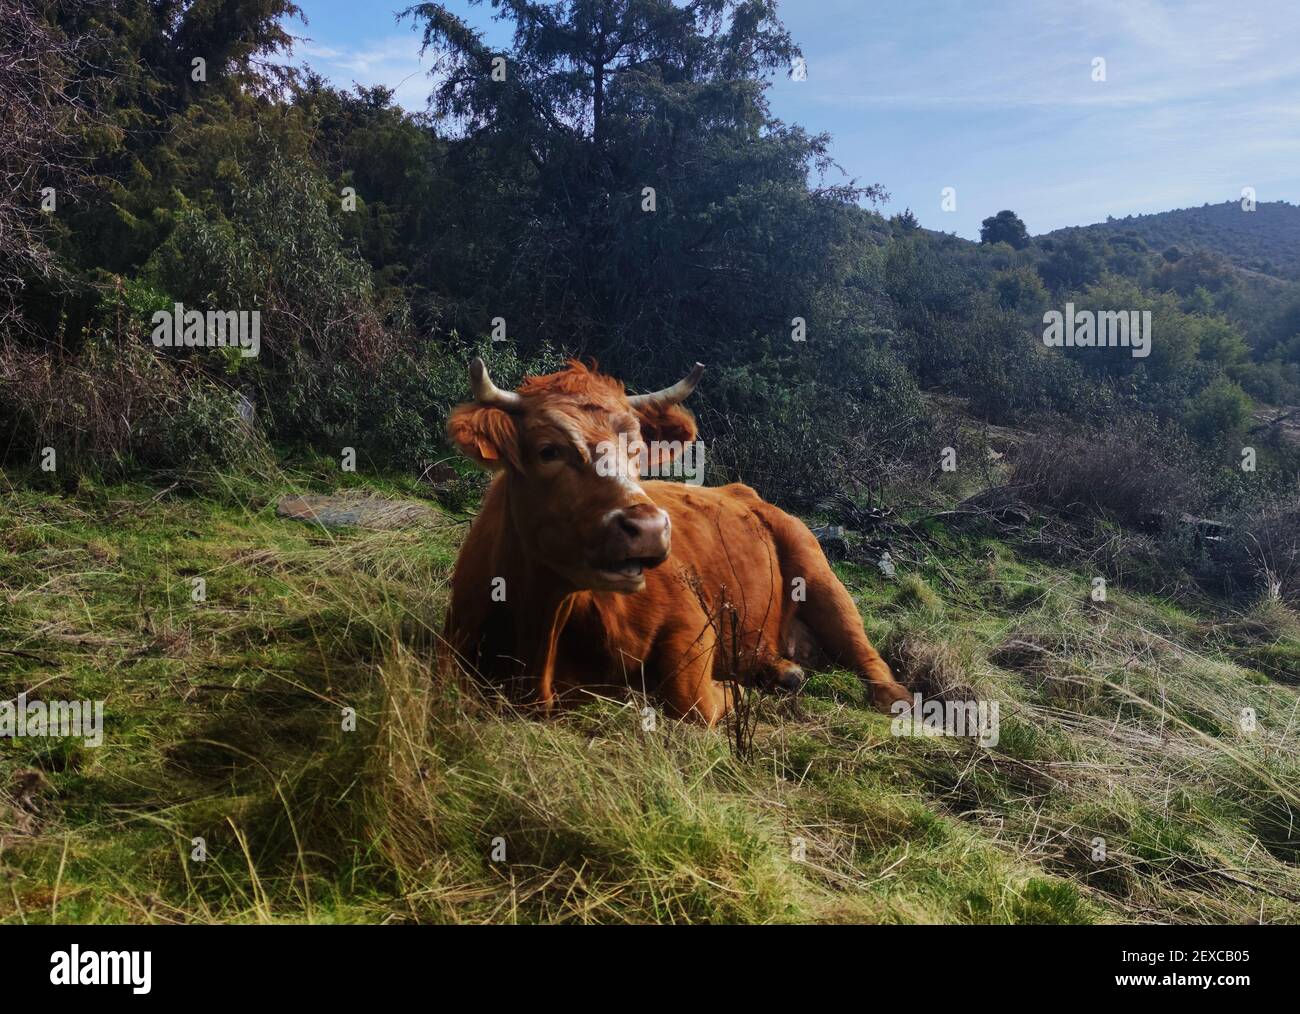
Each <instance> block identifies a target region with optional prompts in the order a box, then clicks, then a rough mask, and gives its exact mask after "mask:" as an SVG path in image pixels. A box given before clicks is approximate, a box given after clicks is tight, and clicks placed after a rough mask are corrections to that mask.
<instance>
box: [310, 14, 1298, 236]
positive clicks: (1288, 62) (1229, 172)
mask: <svg viewBox="0 0 1300 1014" xmlns="http://www.w3.org/2000/svg"><path fill="white" fill-rule="evenodd" d="M298 2H299V4H300V6H301V7H302V8H303V12H304V14H305V15H306V17H307V19H308V24H307V25H305V26H304V25H302V24H301V23H300V22H299V23H296V24H295V25H294V26H292V27H293V29H294V33H295V34H297V35H300V36H303V37H304V38H303V39H302V40H301V41H300V42H299V43H298V45H297V46H296V48H295V51H294V54H293V61H294V62H305V63H309V64H310V65H311V66H312V67H314V68H315V69H316V70H317V71H319V72H320V73H322V74H324V75H325V76H326V77H327V78H329V79H330V80H331V81H333V82H334V83H335V84H338V85H341V86H348V85H351V84H352V83H353V82H357V83H360V84H366V85H372V84H385V85H388V86H389V87H391V88H395V89H396V92H397V100H398V101H399V102H401V104H402V105H404V106H406V107H407V108H412V109H421V108H423V107H424V104H425V100H426V98H427V96H428V92H429V89H430V82H429V79H428V78H427V76H426V72H427V71H428V69H429V68H430V66H432V63H433V59H434V57H433V54H430V55H429V56H427V57H425V58H424V60H423V61H421V59H420V56H419V41H420V40H419V36H418V35H417V34H416V32H415V31H414V30H413V29H412V27H411V25H410V23H409V22H403V23H400V24H399V23H398V22H396V20H395V19H394V16H393V14H394V12H396V11H397V10H400V9H402V8H403V7H405V6H407V3H406V2H400V0H399V2H398V3H391V0H378V2H375V0H360V2H358V0H298ZM447 6H448V7H449V8H450V9H452V10H453V11H455V12H457V13H458V14H460V15H461V16H462V17H464V18H465V19H466V20H467V21H468V22H469V23H470V24H472V25H474V26H475V27H477V28H479V29H481V30H483V31H484V32H485V34H486V36H487V38H488V39H489V41H490V42H492V43H493V44H495V45H500V46H502V47H504V46H505V44H506V43H507V42H508V40H509V30H508V29H507V28H505V27H504V26H503V25H502V24H501V23H498V22H494V21H493V19H492V9H491V7H490V5H489V4H486V3H485V4H480V5H477V6H471V5H470V4H469V3H467V2H466V0H447ZM780 7H781V16H782V19H783V20H784V22H785V24H786V26H787V28H789V29H790V32H791V34H792V35H793V36H794V38H795V41H796V42H797V43H798V44H799V45H800V46H801V48H802V49H803V52H804V57H805V59H806V60H807V78H806V80H802V81H794V80H791V79H789V78H788V77H786V76H784V75H782V76H780V77H778V78H776V79H775V80H774V81H773V85H772V89H771V92H770V99H771V104H772V111H773V113H774V114H775V115H776V116H777V117H779V118H780V119H782V120H785V121H787V122H791V123H799V124H801V125H803V126H804V127H806V128H808V129H809V130H811V131H823V130H824V131H827V132H829V133H830V134H831V135H832V136H833V138H834V143H833V146H832V150H833V152H834V154H835V157H836V159H837V160H838V161H839V163H840V164H841V165H842V166H843V167H844V169H845V171H846V172H847V173H848V174H849V176H851V177H854V178H856V179H857V180H858V181H859V182H860V183H881V184H883V185H884V187H885V189H886V190H888V191H889V192H890V194H891V200H890V201H889V203H888V204H887V205H885V206H884V207H883V208H882V210H883V211H885V212H886V213H891V212H893V211H897V210H901V209H902V208H903V207H905V206H906V207H911V208H912V210H913V212H914V213H915V214H916V215H917V217H918V218H919V219H920V220H921V224H922V225H924V226H926V227H927V228H931V229H939V230H942V231H944V232H955V233H957V234H958V235H961V236H966V237H968V238H976V237H978V235H979V223H980V221H981V220H982V219H984V218H985V217H987V216H988V215H991V214H994V213H995V212H997V211H999V210H1001V209H1002V208H1011V209H1012V210H1014V211H1015V212H1016V213H1017V214H1019V215H1020V216H1021V217H1022V218H1023V219H1024V220H1025V223H1026V225H1027V226H1028V227H1029V231H1030V232H1031V233H1040V232H1047V231H1049V230H1051V229H1056V228H1060V227H1061V226H1066V225H1083V224H1087V223H1090V222H1097V221H1101V220H1103V219H1104V218H1105V217H1106V216H1107V215H1115V216H1116V217H1123V216H1124V215H1128V214H1139V213H1143V212H1151V211H1165V210H1168V209H1170V208H1181V207H1189V206H1193V205H1200V204H1203V203H1206V202H1210V203H1215V202H1219V201H1225V200H1236V199H1239V198H1240V194H1241V189H1242V187H1245V186H1251V187H1254V188H1255V190H1256V193H1257V195H1258V199H1259V200H1261V201H1272V200H1286V201H1290V202H1292V203H1297V202H1300V129H1298V128H1300V3H1298V0H1253V2H1252V0H1241V2H1238V3H1231V4H1229V3H1224V2H1223V0H892V2H888V3H868V2H865V0H802V2H798V3H795V2H791V0H786V2H783V3H781V5H780ZM1097 57H1101V58H1103V59H1104V60H1105V72H1106V80H1105V81H1094V80H1093V61H1094V59H1095V58H1097ZM945 187H953V188H955V190H956V203H957V207H956V210H955V211H944V210H942V209H941V193H942V191H943V188H945Z"/></svg>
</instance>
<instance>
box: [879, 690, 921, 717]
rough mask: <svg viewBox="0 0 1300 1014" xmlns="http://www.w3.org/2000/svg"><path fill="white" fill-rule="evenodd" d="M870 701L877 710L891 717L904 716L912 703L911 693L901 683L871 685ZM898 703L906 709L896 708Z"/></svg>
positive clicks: (910, 708)
mask: <svg viewBox="0 0 1300 1014" xmlns="http://www.w3.org/2000/svg"><path fill="white" fill-rule="evenodd" d="M871 699H872V701H873V702H874V703H875V705H876V707H877V708H879V709H880V710H881V711H884V712H886V713H888V714H892V715H906V714H907V713H908V712H909V711H911V710H912V705H913V703H914V701H913V699H912V694H911V691H909V690H908V689H907V687H905V686H903V684H901V683H872V684H871ZM900 703H902V704H904V705H906V707H905V708H898V707H896V705H898V704H900Z"/></svg>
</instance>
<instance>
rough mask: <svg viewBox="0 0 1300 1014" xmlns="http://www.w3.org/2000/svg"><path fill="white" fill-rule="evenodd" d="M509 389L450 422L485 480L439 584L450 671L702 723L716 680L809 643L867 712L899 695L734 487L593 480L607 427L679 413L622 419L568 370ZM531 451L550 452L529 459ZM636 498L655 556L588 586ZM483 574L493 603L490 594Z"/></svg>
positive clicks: (777, 526) (792, 542) (783, 658)
mask: <svg viewBox="0 0 1300 1014" xmlns="http://www.w3.org/2000/svg"><path fill="white" fill-rule="evenodd" d="M519 391H520V393H521V394H522V395H524V396H525V407H524V410H523V411H522V412H518V413H516V412H511V413H509V414H507V413H506V412H504V411H502V410H501V409H497V408H485V407H483V406H479V405H475V404H466V405H461V406H459V407H458V408H456V410H455V411H454V412H453V413H452V415H451V420H450V422H449V424H448V431H449V434H450V436H451V439H452V440H453V441H454V442H455V443H456V444H457V445H458V446H459V447H460V448H461V450H462V451H463V452H464V453H465V454H467V455H468V456H469V457H471V458H473V459H474V460H476V461H478V462H479V463H480V464H483V465H484V466H486V467H488V468H491V469H493V470H495V471H497V473H498V474H497V476H496V478H495V479H494V481H493V483H492V485H491V488H490V489H489V490H488V493H487V496H486V497H485V499H484V501H483V506H482V510H481V511H480V513H479V516H478V518H477V519H476V520H475V522H474V524H473V526H472V528H471V529H470V533H469V536H468V538H467V539H466V541H465V544H464V546H463V547H462V548H461V552H460V556H459V558H458V560H457V562H456V569H455V573H454V575H453V578H452V602H451V607H450V609H449V611H448V614H447V622H446V627H445V639H446V642H447V645H448V648H449V649H450V651H451V653H452V656H453V657H454V658H455V659H457V660H458V661H459V663H460V664H461V665H462V666H463V667H465V668H469V669H471V670H473V671H474V672H475V673H477V674H478V675H480V676H482V677H484V678H486V679H487V680H489V681H490V682H492V683H494V684H496V685H499V686H503V687H505V688H507V689H508V690H509V691H510V692H511V693H512V695H513V696H515V697H517V698H520V699H527V700H531V701H534V702H536V703H538V704H540V705H542V706H543V707H545V708H548V709H549V708H551V707H553V706H555V705H556V704H557V703H560V702H563V701H565V700H569V699H574V698H577V697H580V696H581V693H582V691H583V690H594V691H596V692H610V691H611V690H615V689H622V688H626V687H632V688H634V689H638V690H640V689H644V690H646V691H648V692H651V693H654V694H656V695H658V696H659V698H660V699H661V700H662V701H663V703H664V705H665V707H666V708H667V709H668V711H669V712H671V713H672V714H674V715H677V716H692V717H696V718H699V719H702V720H703V721H705V722H707V723H709V724H713V723H715V722H717V721H719V720H720V719H721V718H722V717H723V716H724V715H725V714H726V713H727V711H728V709H729V708H730V706H731V700H730V696H729V693H728V690H727V688H726V687H725V686H724V684H723V682H722V681H724V680H739V681H740V682H763V681H764V679H765V675H764V674H766V673H771V672H773V671H779V670H781V669H782V667H783V666H785V667H788V665H789V662H788V659H790V658H791V657H794V658H795V659H796V660H797V661H805V660H807V659H809V658H810V657H811V655H812V654H813V652H814V650H816V651H817V653H819V654H820V655H822V656H823V657H824V658H826V659H827V660H829V661H831V662H835V663H838V664H841V665H844V666H845V667H847V668H850V669H852V670H853V671H854V672H856V673H857V674H858V675H859V676H860V677H861V678H862V679H863V680H864V682H865V683H866V684H867V686H868V687H869V688H870V689H871V691H872V693H873V697H874V700H875V701H876V703H877V705H878V706H879V707H881V708H883V709H888V707H889V706H890V705H891V704H892V703H893V702H894V701H899V700H901V701H906V700H908V695H907V693H906V691H905V690H904V689H903V687H902V686H900V685H899V684H898V683H897V682H896V681H895V680H894V678H893V676H892V675H891V673H890V671H889V667H888V666H887V665H886V664H885V662H884V660H883V659H881V657H880V655H879V654H878V653H877V652H876V650H875V649H874V648H873V647H872V646H871V643H870V641H868V639H867V636H866V633H865V632H864V631H863V628H862V620H861V618H860V617H859V615H858V612H857V607H856V606H855V605H854V602H853V599H852V597H851V596H850V595H849V593H848V591H847V590H846V589H845V588H844V586H843V585H842V584H841V583H840V581H839V579H838V578H837V577H836V576H835V574H834V572H833V571H832V570H831V568H830V566H829V564H827V562H826V558H825V556H824V555H823V553H822V551H821V547H820V546H819V545H818V543H817V540H816V539H815V538H814V537H813V535H812V533H811V532H809V531H808V528H807V527H806V526H805V525H804V524H803V523H802V522H800V521H799V520H797V519H796V518H793V517H791V516H790V515H788V514H786V513H785V512H784V511H781V510H779V509H778V508H776V507H774V506H772V505H771V504H768V503H765V502H764V501H763V500H762V499H761V498H760V497H759V496H758V495H757V494H756V493H755V492H754V491H753V490H752V489H750V488H749V487H748V486H742V485H738V484H737V485H731V486H724V487H721V488H697V487H693V486H688V485H684V484H681V483H671V482H645V483H643V484H640V486H638V485H636V484H633V483H626V482H623V483H620V482H618V481H617V480H615V479H611V478H609V477H602V476H600V475H598V474H597V473H596V471H595V469H594V467H593V465H592V460H593V458H594V456H595V454H596V447H597V446H598V445H599V444H600V442H601V441H616V440H617V433H618V432H619V431H620V430H622V431H623V432H626V433H629V434H630V436H631V437H633V438H635V437H636V436H638V435H639V436H640V437H641V438H642V439H644V440H646V441H653V440H662V441H675V440H678V441H689V440H692V439H694V437H695V422H694V419H693V418H692V417H691V415H690V414H689V413H688V412H686V411H685V410H684V409H682V408H680V407H679V406H672V407H669V408H666V409H665V408H656V409H652V410H648V411H645V410H643V411H639V412H637V413H633V411H632V409H631V408H630V406H629V404H628V402H627V399H626V396H625V395H624V392H623V385H622V384H621V383H619V382H618V381H617V380H615V379H613V378H612V377H607V376H603V375H601V374H597V373H594V372H592V371H590V370H587V369H586V368H585V367H582V366H580V365H579V364H576V363H571V364H570V367H569V369H567V370H564V371H562V372H560V373H554V374H550V375H549V376H545V377H532V378H529V379H528V380H526V381H525V382H524V384H523V386H522V387H520V389H519ZM545 445H550V446H552V447H554V446H556V445H559V446H560V447H561V449H562V452H563V455H564V456H563V458H562V459H561V460H559V461H550V462H547V461H543V460H542V459H541V458H540V457H539V454H540V448H541V447H543V446H545ZM651 503H652V504H654V505H655V506H657V507H659V508H661V509H662V510H664V511H666V512H667V513H668V515H669V518H670V520H671V552H670V555H669V556H668V558H667V560H666V561H665V562H664V563H663V564H662V565H660V566H658V567H657V568H655V569H653V570H647V571H646V572H645V574H644V586H643V587H642V588H641V589H640V590H638V591H635V592H632V593H631V594H627V593H623V592H618V591H603V590H598V588H596V587H593V584H592V582H593V581H596V580H597V579H595V578H593V577H592V574H593V572H594V571H593V568H595V567H596V565H597V564H598V562H599V559H598V558H599V554H600V552H601V551H602V550H601V546H602V544H603V543H602V540H603V539H604V535H603V530H602V528H601V519H602V518H603V517H605V516H606V514H607V513H608V512H609V511H611V510H614V509H617V508H629V507H631V506H633V505H636V504H651ZM497 578H503V579H504V582H505V583H504V588H505V596H506V597H505V601H503V602H498V601H494V600H493V596H492V591H493V587H494V584H493V582H494V579H497ZM796 579H802V581H803V582H804V584H805V587H806V594H805V597H804V598H803V600H799V599H798V598H797V596H796V595H795V594H794V591H795V588H796V586H797V580H796ZM733 644H734V645H735V649H734V650H733Z"/></svg>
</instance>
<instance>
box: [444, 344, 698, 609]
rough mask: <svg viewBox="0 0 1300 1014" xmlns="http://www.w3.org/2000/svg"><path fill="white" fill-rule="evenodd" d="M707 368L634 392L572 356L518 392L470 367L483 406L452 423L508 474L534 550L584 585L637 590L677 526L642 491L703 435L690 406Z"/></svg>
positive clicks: (475, 451)
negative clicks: (652, 473) (643, 474)
mask: <svg viewBox="0 0 1300 1014" xmlns="http://www.w3.org/2000/svg"><path fill="white" fill-rule="evenodd" d="M703 372H704V367H703V366H701V365H700V364H699V363H696V364H695V368H694V369H693V370H691V372H690V374H689V375H688V376H687V377H686V378H685V379H684V380H681V381H679V382H678V383H676V384H674V385H673V386H672V387H668V388H665V389H664V390H662V391H656V392H654V393H653V394H637V395H628V394H627V393H626V392H625V391H624V390H623V385H622V383H621V382H620V381H618V380H615V379H614V378H613V377H607V376H604V375H602V374H599V373H596V372H594V371H592V370H589V369H587V368H586V367H585V366H583V365H582V364H581V363H578V362H572V361H571V362H570V363H569V368H568V369H566V370H562V371H560V372H559V373H551V374H548V375H546V376H544V377H529V378H527V379H526V380H525V381H524V383H523V385H522V386H521V387H520V388H519V390H517V391H503V390H501V389H500V388H498V387H497V386H496V385H495V384H493V383H492V379H491V378H490V377H489V376H488V372H487V368H486V367H485V366H484V365H483V361H482V360H481V359H475V360H474V361H473V362H472V363H470V367H469V376H470V387H471V389H472V390H473V392H474V401H472V402H468V403H466V404H464V405H459V406H457V407H456V408H455V409H454V410H453V411H452V413H451V417H450V419H449V420H448V423H447V432H448V434H449V435H450V437H451V440H452V442H453V443H454V444H455V445H456V446H457V447H458V448H460V450H461V453H463V454H465V455H466V456H468V457H469V458H472V459H473V460H474V461H476V462H478V463H479V464H480V465H482V466H484V467H485V468H488V469H491V470H493V471H503V472H504V473H505V475H506V481H507V482H508V484H509V485H508V487H507V499H508V502H509V509H510V519H509V523H510V524H512V525H513V526H514V529H515V532H516V534H517V535H518V536H519V540H520V543H521V545H522V548H523V551H524V552H526V553H528V554H530V555H531V556H532V557H534V558H535V559H536V560H538V561H540V562H541V563H543V564H545V565H546V566H547V567H549V568H550V569H552V570H553V571H555V572H556V573H558V574H559V575H560V576H561V577H563V578H564V579H566V580H567V581H568V582H569V583H570V584H572V585H573V586H574V587H575V588H578V589H590V590H601V591H620V592H635V591H640V590H641V589H642V588H643V587H645V574H644V572H645V571H646V570H648V569H651V568H653V567H657V566H659V564H661V563H663V562H664V560H665V559H667V557H668V550H669V545H670V537H671V528H672V524H671V522H670V521H669V518H668V514H667V513H666V512H665V511H663V510H660V509H659V508H658V507H656V506H655V504H654V503H653V502H651V500H650V498H649V497H648V496H647V495H646V493H645V490H644V489H642V488H641V485H640V483H639V482H638V479H639V478H640V466H641V465H642V464H643V463H645V462H647V461H648V462H649V464H650V465H651V466H653V467H655V469H656V474H663V466H664V465H666V464H667V463H668V462H669V461H670V460H671V458H672V456H673V455H674V454H675V453H676V452H677V451H678V450H679V449H680V448H681V447H682V446H683V445H685V444H686V443H689V442H690V441H691V440H694V439H695V432H696V430H695V420H694V418H693V417H692V416H691V414H690V413H689V412H688V411H686V410H685V409H684V408H682V407H681V405H680V404H679V403H680V402H681V401H683V400H684V399H685V398H686V396H687V395H689V394H690V393H691V391H692V390H694V388H695V385H696V384H697V383H699V380H700V376H701V374H703Z"/></svg>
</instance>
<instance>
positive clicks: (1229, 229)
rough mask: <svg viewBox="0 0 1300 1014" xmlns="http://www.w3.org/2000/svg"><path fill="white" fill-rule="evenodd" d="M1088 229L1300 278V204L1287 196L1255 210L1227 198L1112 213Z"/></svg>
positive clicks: (1285, 276)
mask: <svg viewBox="0 0 1300 1014" xmlns="http://www.w3.org/2000/svg"><path fill="white" fill-rule="evenodd" d="M1084 228H1085V229H1089V230H1092V229H1097V230H1105V231H1107V232H1119V233H1125V232H1132V233H1136V234H1137V235H1138V236H1139V237H1140V238H1141V239H1142V240H1143V241H1144V242H1145V243H1146V244H1147V246H1149V247H1151V248H1152V249H1153V250H1157V251H1163V250H1165V249H1166V248H1168V247H1171V246H1176V247H1178V248H1179V249H1180V250H1183V251H1184V252H1186V251H1189V250H1193V249H1203V250H1210V251H1213V252H1215V253H1219V254H1222V255H1223V256H1225V257H1227V258H1228V260H1230V261H1232V263H1234V264H1235V265H1237V266H1238V267H1240V268H1243V269H1245V270H1247V271H1257V272H1260V273H1261V274H1266V275H1272V276H1274V277H1276V278H1286V279H1290V280H1300V205H1295V204H1288V203H1287V202H1286V201H1270V202H1268V203H1260V204H1257V205H1256V207H1255V210H1254V211H1251V212H1247V211H1243V210H1242V208H1241V204H1240V202H1238V201H1227V202H1225V203H1223V204H1206V205H1203V206H1202V207H1199V208H1181V209H1179V210H1177V211H1162V212H1160V213H1159V214H1155V215H1130V216H1128V217H1127V218H1108V219H1107V220H1106V221H1105V222H1099V223H1097V224H1096V225H1089V226H1084ZM1065 231H1067V230H1064V229H1058V230H1057V231H1056V233H1048V234H1047V235H1049V236H1052V235H1056V234H1058V233H1061V232H1065Z"/></svg>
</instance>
